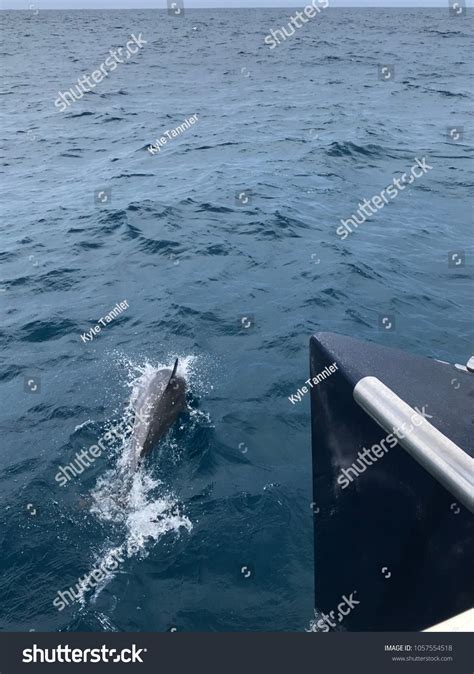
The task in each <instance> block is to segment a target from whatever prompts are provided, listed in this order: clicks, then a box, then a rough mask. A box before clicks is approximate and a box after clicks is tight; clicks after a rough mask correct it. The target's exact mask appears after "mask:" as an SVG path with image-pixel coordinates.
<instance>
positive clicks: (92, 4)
mask: <svg viewBox="0 0 474 674" xmlns="http://www.w3.org/2000/svg"><path fill="white" fill-rule="evenodd" d="M458 1H461V2H462V0H458ZM310 2H311V0H184V7H185V8H189V9H192V8H198V7H299V8H301V7H304V6H305V5H307V4H310ZM473 2H474V0H467V2H466V4H467V6H468V7H473ZM329 3H330V6H331V7H444V8H446V11H447V8H448V0H329ZM31 5H33V6H34V7H33V10H34V9H35V8H37V9H39V10H41V9H157V8H159V9H164V8H166V6H167V5H166V0H0V9H25V10H28V9H29V8H30V6H31Z"/></svg>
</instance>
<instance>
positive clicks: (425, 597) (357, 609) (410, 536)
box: [310, 333, 474, 631]
mask: <svg viewBox="0 0 474 674" xmlns="http://www.w3.org/2000/svg"><path fill="white" fill-rule="evenodd" d="M334 362H336V363H337V366H338V370H337V372H335V373H334V374H331V376H329V377H328V378H327V379H325V380H324V381H322V382H320V383H319V384H318V385H316V386H314V387H313V388H312V389H311V416H312V452H313V490H314V512H315V515H314V533H315V606H316V609H317V612H325V613H326V614H328V613H329V612H330V611H331V610H334V609H336V607H337V606H338V604H339V603H340V602H341V598H342V597H343V596H344V595H345V596H346V597H349V596H350V594H351V593H354V592H355V594H354V595H353V596H354V597H355V599H356V600H357V601H358V602H359V603H358V604H357V605H355V606H354V607H353V608H352V609H351V610H350V612H349V613H348V614H347V615H345V616H343V617H342V619H340V620H339V619H337V616H336V620H334V622H335V623H336V624H337V626H336V627H335V629H347V630H353V631H366V630H368V631H403V630H407V631H410V630H422V629H425V628H427V627H429V626H431V625H433V624H435V623H438V622H441V621H442V620H445V619H447V618H450V617H452V616H453V615H456V614H457V613H460V612H462V611H464V610H466V609H468V608H470V607H471V606H472V604H473V583H472V568H471V567H472V559H473V556H472V552H473V536H472V534H473V518H472V514H471V513H470V512H469V511H468V510H467V509H466V508H465V507H464V506H463V505H462V504H461V503H459V502H458V501H457V500H456V498H455V497H454V496H453V495H452V493H450V492H449V491H448V490H447V489H446V488H445V487H443V486H442V485H441V484H440V483H439V482H438V481H437V480H436V479H434V478H433V477H432V476H431V475H430V474H429V473H428V472H427V471H426V470H425V469H424V468H423V467H422V466H421V465H420V464H419V463H417V461H415V460H414V459H413V458H412V457H411V456H410V455H409V454H408V453H407V452H406V451H405V450H404V449H403V448H402V447H401V446H400V445H399V444H397V445H396V446H395V447H394V448H392V449H390V451H388V452H387V453H386V454H384V455H383V457H382V458H379V459H378V460H377V461H376V462H374V463H373V465H369V466H367V467H366V468H365V470H362V466H361V472H360V474H359V475H358V476H357V477H355V478H354V479H353V481H351V482H350V484H349V485H348V486H346V487H345V488H342V487H341V471H342V470H343V469H344V468H347V466H349V465H352V464H354V463H355V462H357V460H358V457H359V456H360V455H359V454H358V452H359V451H360V450H362V449H363V448H364V447H365V448H370V447H372V446H373V445H377V444H378V443H380V441H381V440H382V439H383V438H384V437H385V436H386V435H387V433H386V431H385V430H384V429H383V428H381V427H380V426H379V425H378V424H377V423H376V422H375V421H374V420H373V419H372V418H371V417H369V416H368V414H367V413H366V412H365V411H364V410H363V409H361V407H360V406H359V405H358V404H357V403H356V402H355V400H354V397H353V391H354V387H355V386H356V384H357V383H358V382H359V381H360V380H361V379H363V378H364V377H366V376H374V377H377V378H378V379H380V380H381V381H382V382H383V383H384V384H386V385H387V386H388V387H390V389H392V391H394V392H395V393H396V394H397V395H398V396H400V397H401V398H403V400H404V401H406V402H407V403H408V404H409V405H410V406H411V407H415V406H417V407H418V409H419V410H423V409H424V410H425V411H426V413H427V414H429V415H430V417H431V418H429V423H430V424H432V425H433V426H435V427H436V428H437V429H438V430H439V431H441V432H442V433H443V434H444V435H446V436H448V437H449V438H450V439H451V440H452V441H453V442H454V443H456V444H457V445H458V446H459V447H460V448H461V449H462V450H464V452H466V454H468V455H469V456H471V457H472V455H473V446H472V438H473V434H472V430H473V427H474V418H473V402H474V375H472V374H470V373H467V372H463V371H461V370H458V369H456V368H455V367H454V366H452V365H448V364H443V363H439V362H437V361H433V360H430V359H427V358H421V357H418V356H414V355H411V354H407V353H404V352H402V351H398V350H395V349H389V348H385V347H381V346H378V345H375V344H368V343H363V342H360V341H357V340H354V339H351V338H348V337H341V336H338V335H332V334H328V333H320V334H318V335H315V336H314V337H312V338H311V344H310V369H311V377H316V376H317V375H318V373H320V372H321V371H323V370H324V368H325V367H328V366H329V365H331V364H332V363H334ZM453 380H455V381H454V382H453ZM357 465H359V464H357ZM338 479H339V482H338ZM336 613H337V611H336Z"/></svg>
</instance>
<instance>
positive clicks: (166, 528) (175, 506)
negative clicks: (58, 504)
mask: <svg viewBox="0 0 474 674" xmlns="http://www.w3.org/2000/svg"><path fill="white" fill-rule="evenodd" d="M176 357H178V358H179V367H178V372H179V374H180V376H182V377H183V378H185V379H186V381H187V383H188V387H189V386H190V381H192V379H193V372H194V371H195V370H194V368H195V364H196V360H197V359H196V357H195V356H173V357H172V358H170V362H171V363H173V362H174V360H175V358H176ZM121 361H122V362H121V364H122V366H125V367H126V369H127V372H128V377H127V386H128V387H129V388H130V389H131V393H130V398H129V401H128V403H127V405H126V408H125V410H124V417H128V416H130V417H131V415H132V414H133V405H134V403H135V401H136V400H137V397H138V395H139V393H140V391H141V390H142V388H143V386H144V385H146V383H147V382H148V381H149V380H150V379H151V378H152V377H153V376H154V374H155V372H156V371H157V369H161V368H163V367H168V368H169V367H170V362H168V363H156V364H153V365H152V364H151V363H149V362H144V363H143V364H136V363H133V362H132V361H130V360H126V359H125V358H124V357H121ZM130 449H131V441H130V438H126V439H124V440H123V442H122V443H121V446H120V448H119V451H118V457H117V464H116V466H115V468H113V469H112V470H109V471H108V472H107V473H105V474H104V475H103V476H102V477H100V478H99V479H98V480H97V483H96V486H95V488H94V490H93V492H92V499H93V504H92V507H91V513H93V514H94V515H95V516H96V517H97V518H98V519H99V520H101V521H102V522H109V523H113V524H114V528H115V526H116V525H119V526H121V528H122V529H123V534H122V535H123V540H122V543H121V544H119V545H117V544H115V545H112V544H109V545H107V546H106V547H105V549H103V550H102V551H101V553H100V554H98V555H97V557H96V559H95V561H94V564H93V565H92V566H93V568H94V569H96V568H98V567H101V568H104V566H106V564H107V562H108V560H110V559H111V558H114V557H116V556H121V557H122V558H123V563H122V564H120V566H119V567H118V568H117V569H115V570H107V572H106V574H105V578H104V579H103V580H102V581H101V582H100V583H99V584H97V585H96V587H95V589H94V593H93V596H92V602H94V601H95V600H96V599H97V597H98V596H99V595H100V593H101V592H102V590H103V589H104V587H106V586H107V585H108V584H109V582H110V581H111V580H112V579H113V578H114V577H115V576H116V575H117V574H118V573H121V572H123V566H124V565H125V564H126V562H127V560H129V559H131V558H139V559H145V558H146V557H147V556H148V554H149V553H150V550H151V549H152V548H153V547H154V545H156V543H157V542H158V541H159V540H160V538H161V537H162V536H163V535H164V534H167V533H169V532H174V533H175V534H176V536H179V535H180V533H181V530H182V529H184V530H185V531H187V532H190V531H192V528H193V525H192V523H191V521H190V519H189V518H188V517H187V516H186V514H185V513H184V512H183V507H182V506H181V505H180V503H179V500H178V498H177V497H176V495H175V494H174V493H173V492H172V491H171V490H169V489H166V488H165V485H164V484H163V483H162V482H161V481H160V480H158V479H156V478H154V477H152V476H151V475H150V474H148V473H147V472H146V467H145V465H146V464H142V465H141V466H140V468H139V469H138V470H137V471H136V472H135V473H134V474H133V475H130V473H126V470H127V466H129V465H130V464H129V461H130ZM157 458H158V459H159V453H157ZM124 476H127V478H128V479H127V480H124ZM91 573H92V571H91ZM86 591H87V590H84V591H81V595H80V599H79V601H80V603H81V605H82V606H84V604H85V599H84V595H85V592H86Z"/></svg>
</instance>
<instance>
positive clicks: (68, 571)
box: [0, 8, 474, 631]
mask: <svg viewBox="0 0 474 674" xmlns="http://www.w3.org/2000/svg"><path fill="white" fill-rule="evenodd" d="M295 11H296V10H295V9H293V10H290V9H278V10H258V9H255V10H236V9H229V10H195V11H191V10H186V11H185V13H184V16H181V15H179V16H178V15H175V16H172V15H168V14H167V12H166V11H148V10H143V11H139V10H133V11H99V10H97V11H45V10H41V9H39V10H38V9H32V10H29V11H24V12H9V11H4V12H1V13H0V22H1V27H2V35H3V41H2V42H3V46H2V48H1V49H2V61H3V68H2V76H1V77H2V86H1V89H2V91H1V94H2V97H1V100H2V103H3V111H2V131H1V134H2V141H3V142H2V146H3V148H4V151H3V158H2V169H1V170H2V181H1V191H2V204H3V207H2V213H3V218H2V226H1V231H2V246H1V253H0V262H1V267H0V308H1V315H2V323H1V329H0V349H1V351H0V353H1V361H2V362H1V368H0V396H1V400H2V405H1V410H0V430H1V437H2V443H1V444H2V451H1V453H0V540H1V551H2V554H1V556H0V629H1V630H2V631H15V630H18V631H77V630H80V631H166V630H177V631H303V630H305V629H309V628H310V625H311V619H312V617H313V609H314V599H313V594H314V589H313V516H314V513H313V507H312V503H313V496H312V493H311V444H310V414H309V396H305V397H303V398H302V399H301V400H300V401H299V402H296V403H295V402H292V400H291V399H290V396H291V395H292V394H294V393H295V392H296V391H297V390H298V389H299V388H301V386H302V385H304V383H305V380H306V379H307V378H308V376H309V371H308V355H309V354H308V341H309V338H310V336H311V334H313V333H314V332H316V331H330V332H337V333H342V334H346V335H350V336H353V337H358V338H361V339H366V340H369V341H375V342H379V343H382V344H387V345H389V346H396V347H399V348H402V349H406V350H408V351H412V352H415V353H418V354H421V355H428V356H432V357H436V358H440V359H443V360H447V361H455V362H461V363H464V362H466V360H467V358H468V356H469V355H470V352H471V348H472V347H471V344H472V341H471V337H472V315H473V308H474V307H473V299H472V292H471V291H472V260H473V257H472V255H473V237H472V220H471V208H472V198H471V191H472V126H471V122H472V111H473V108H472V88H471V81H470V75H471V61H470V53H469V46H470V44H469V43H470V42H471V41H472V20H471V17H472V15H471V14H469V15H468V16H463V17H456V16H452V15H450V14H449V12H448V9H447V8H446V10H442V9H439V10H422V9H412V10H389V9H377V10H375V9H365V10H363V9H357V10H350V9H331V8H327V9H323V10H321V12H320V13H319V14H317V15H316V16H314V17H313V18H311V20H309V21H308V22H307V23H306V24H304V25H302V26H301V27H300V28H298V29H295V30H294V34H290V35H289V36H288V37H287V36H286V35H285V37H284V38H281V37H279V39H280V44H276V46H275V47H273V48H271V40H267V42H265V38H266V37H267V36H268V35H271V31H272V30H273V31H277V30H280V31H281V28H282V27H285V26H288V21H289V17H290V16H291V15H293V14H294V13H295ZM287 32H288V33H291V31H289V30H288V28H287ZM275 34H276V35H277V36H280V35H281V33H277V32H276V33H275ZM131 35H134V36H135V37H136V38H140V35H141V36H142V38H141V39H142V40H145V41H146V43H144V44H142V45H141V46H140V47H139V48H138V51H136V53H135V54H132V55H130V58H123V51H122V52H119V51H115V54H117V55H121V56H118V58H117V59H115V61H114V63H115V68H114V69H113V71H112V70H111V66H110V64H111V63H112V61H109V64H108V65H107V64H106V63H107V62H106V59H108V58H109V57H110V56H111V54H110V51H109V50H110V49H113V50H117V49H118V48H122V50H123V48H124V47H125V45H126V44H127V42H128V41H129V40H130V39H131V37H130V36H131ZM135 44H136V43H135ZM135 49H136V47H134V50H135ZM119 59H120V60H119ZM102 64H106V65H104V68H103V69H102V70H100V66H101V65H102ZM97 69H99V75H100V74H101V73H102V74H104V70H105V71H106V72H107V75H106V76H105V74H104V77H103V79H102V80H101V81H96V79H97V80H99V79H100V78H99V76H96V79H94V80H93V85H92V86H88V88H89V91H87V93H83V92H82V93H83V95H82V96H79V95H78V96H77V100H74V99H73V98H72V96H71V95H69V97H68V96H67V94H65V93H64V92H66V91H68V90H69V89H70V88H71V87H74V86H75V85H77V80H78V78H80V77H82V76H83V75H90V74H91V73H92V72H94V71H96V70H97ZM77 91H79V90H77ZM61 93H62V94H63V99H60V100H64V99H66V101H67V106H66V107H65V109H64V111H61V110H60V107H63V106H62V105H60V104H56V101H57V100H58V98H60V94H61ZM65 105H66V104H65ZM190 118H193V119H194V122H191V121H189V120H190ZM163 139H164V140H163ZM157 141H158V142H157ZM153 144H155V145H154V147H155V151H154V152H153V151H150V149H149V148H150V147H153ZM416 159H419V160H423V159H425V161H426V162H427V163H428V164H429V165H430V167H431V168H430V170H429V171H428V172H426V173H425V174H423V175H422V176H420V177H419V178H417V179H416V180H414V181H413V182H412V183H411V184H409V185H408V184H407V185H404V186H403V189H400V190H399V192H398V193H397V195H396V198H393V199H392V198H390V200H388V201H384V202H383V205H382V206H380V207H379V208H378V209H377V210H376V212H374V213H373V214H372V215H370V216H369V217H367V219H366V221H364V222H363V223H362V224H360V225H358V226H357V227H356V228H355V230H354V231H352V232H351V233H350V235H348V236H347V237H344V238H342V237H341V235H340V234H338V233H337V228H338V227H339V226H340V224H341V220H346V221H347V219H348V218H351V217H352V216H353V214H355V213H356V212H357V210H358V204H359V203H360V202H361V201H363V200H364V199H370V198H372V197H373V196H374V195H379V194H380V193H381V191H382V190H383V189H384V188H385V187H386V186H387V185H389V184H391V183H392V181H393V180H394V178H397V177H398V178H399V177H400V175H402V174H403V173H404V172H406V173H407V174H409V173H410V170H411V168H412V166H414V165H415V163H416ZM359 219H360V218H359ZM121 303H125V306H126V308H125V309H123V306H124V304H122V305H121ZM117 305H119V306H120V305H121V306H122V310H121V311H120V312H118V311H114V314H117V315H114V316H113V317H111V312H112V311H113V310H114V307H116V306H117ZM105 317H108V318H109V319H110V320H106V318H105ZM388 325H390V329H388V328H387V326H388ZM96 327H99V330H98V331H97V330H96V329H95V328H96ZM91 330H92V333H90V331H91ZM88 334H89V335H90V337H89V338H87V335H88ZM84 335H86V338H84ZM176 357H179V359H180V371H181V373H182V374H183V375H184V376H185V377H186V380H187V382H188V389H189V391H188V401H189V407H190V409H189V411H188V412H187V413H185V414H183V415H182V416H181V417H180V420H179V423H178V424H176V425H175V426H174V427H173V429H172V430H171V431H170V433H169V435H168V436H167V437H166V439H165V440H164V441H163V442H162V443H161V444H160V446H159V447H157V448H156V449H155V451H154V452H153V455H152V456H151V457H150V458H149V459H148V460H147V462H146V463H145V464H144V465H143V466H142V468H141V469H140V471H139V473H138V474H137V475H136V476H135V478H134V480H133V485H132V488H131V491H130V493H129V495H128V500H124V499H123V498H121V497H120V495H121V493H122V491H123V490H122V484H121V478H120V471H119V470H118V466H120V462H121V460H122V459H123V455H124V451H125V446H126V444H127V438H125V439H123V438H122V439H120V438H117V439H116V441H114V442H111V443H109V445H107V447H106V451H103V452H102V453H101V455H100V456H99V457H98V458H97V459H96V460H95V461H94V462H93V463H92V464H91V465H90V466H89V467H88V468H86V469H84V470H83V472H82V473H81V474H78V475H76V476H74V477H73V478H71V479H70V480H69V481H68V483H67V484H66V485H64V486H60V484H59V482H58V480H57V479H56V476H57V474H58V470H59V468H60V466H63V467H64V466H66V465H67V464H69V463H70V462H71V461H73V460H74V458H75V456H76V454H77V453H80V452H81V451H82V450H84V449H87V448H89V447H91V446H96V445H97V442H98V440H99V439H100V438H101V437H103V435H104V433H106V432H107V431H108V430H110V428H112V427H114V426H115V425H116V424H118V423H120V421H121V420H122V419H123V417H124V415H125V414H126V412H127V410H129V408H130V405H131V400H133V398H134V397H135V396H136V395H137V392H138V390H139V389H140V386H141V384H142V383H143V382H144V381H145V380H146V379H147V377H149V376H150V375H151V374H152V373H153V372H154V371H155V369H156V368H157V367H162V366H169V365H170V364H171V363H172V362H173V359H174V358H176ZM406 376H407V377H409V376H410V373H409V372H407V373H406ZM122 495H123V494H122ZM115 554H119V556H120V561H119V562H118V563H117V564H116V565H115V568H111V566H110V567H107V571H106V572H103V573H102V577H101V578H100V579H99V576H100V574H96V576H97V577H95V580H94V583H92V582H91V583H89V584H87V583H86V580H88V579H90V578H91V577H92V576H94V574H93V572H94V571H95V570H97V569H100V568H102V569H104V564H105V563H106V562H107V560H109V559H110V557H111V556H113V555H115ZM341 554H344V555H350V551H347V550H345V549H344V542H343V541H341ZM91 574H92V576H91ZM80 579H82V584H81V581H80ZM78 583H79V587H78ZM70 588H76V589H75V591H74V592H73V593H71V595H70V596H71V597H72V599H71V601H69V599H68V600H67V602H66V601H64V599H63V603H65V604H67V605H65V606H64V607H62V608H61V609H60V608H59V607H58V605H60V604H61V602H56V604H53V602H54V601H55V600H56V598H57V597H59V595H58V593H60V592H63V595H62V596H63V598H64V597H66V598H68V596H69V595H67V594H65V593H66V592H67V591H69V592H70Z"/></svg>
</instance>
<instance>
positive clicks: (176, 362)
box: [166, 358, 179, 388]
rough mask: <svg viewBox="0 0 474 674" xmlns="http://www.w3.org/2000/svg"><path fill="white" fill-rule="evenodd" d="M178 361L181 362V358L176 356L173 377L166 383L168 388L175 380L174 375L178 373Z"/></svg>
mask: <svg viewBox="0 0 474 674" xmlns="http://www.w3.org/2000/svg"><path fill="white" fill-rule="evenodd" d="M178 362H179V358H176V360H175V361H174V366H173V371H172V373H171V377H170V379H169V382H168V384H167V385H166V388H168V386H169V385H170V384H171V382H172V381H173V378H174V376H175V374H176V370H177V369H178Z"/></svg>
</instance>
